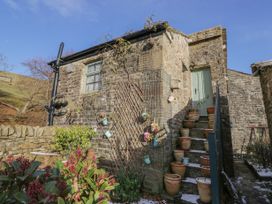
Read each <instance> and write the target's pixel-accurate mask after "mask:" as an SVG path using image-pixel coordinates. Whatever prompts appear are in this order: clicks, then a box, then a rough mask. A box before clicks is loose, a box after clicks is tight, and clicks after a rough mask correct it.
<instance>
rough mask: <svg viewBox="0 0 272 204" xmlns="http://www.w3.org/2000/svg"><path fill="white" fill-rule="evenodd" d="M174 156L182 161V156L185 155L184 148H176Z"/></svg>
mask: <svg viewBox="0 0 272 204" xmlns="http://www.w3.org/2000/svg"><path fill="white" fill-rule="evenodd" d="M174 157H175V160H176V161H179V162H181V160H182V158H183V157H184V150H179V149H177V150H174Z"/></svg>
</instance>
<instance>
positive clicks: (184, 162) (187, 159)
mask: <svg viewBox="0 0 272 204" xmlns="http://www.w3.org/2000/svg"><path fill="white" fill-rule="evenodd" d="M183 164H184V165H187V164H189V158H188V157H183Z"/></svg>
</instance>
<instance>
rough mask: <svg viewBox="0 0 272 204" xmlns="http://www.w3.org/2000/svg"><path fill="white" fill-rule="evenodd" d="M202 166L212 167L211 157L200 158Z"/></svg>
mask: <svg viewBox="0 0 272 204" xmlns="http://www.w3.org/2000/svg"><path fill="white" fill-rule="evenodd" d="M200 164H201V165H203V166H210V157H209V156H208V155H203V156H200Z"/></svg>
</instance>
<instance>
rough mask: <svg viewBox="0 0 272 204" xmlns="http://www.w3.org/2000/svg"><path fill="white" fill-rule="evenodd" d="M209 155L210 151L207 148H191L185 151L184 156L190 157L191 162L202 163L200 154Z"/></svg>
mask: <svg viewBox="0 0 272 204" xmlns="http://www.w3.org/2000/svg"><path fill="white" fill-rule="evenodd" d="M202 155H208V152H206V151H205V150H195V149H190V150H189V151H185V152H184V156H185V157H188V158H189V162H191V163H200V161H199V160H200V156H202Z"/></svg>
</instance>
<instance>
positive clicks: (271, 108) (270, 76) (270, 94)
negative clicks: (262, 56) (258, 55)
mask: <svg viewBox="0 0 272 204" xmlns="http://www.w3.org/2000/svg"><path fill="white" fill-rule="evenodd" d="M251 67H252V71H253V73H254V75H259V78H260V83H261V87H262V92H263V98H264V106H265V112H266V116H267V122H268V128H269V135H270V139H271V140H272V61H266V62H260V63H256V64H253V65H252V66H251Z"/></svg>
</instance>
